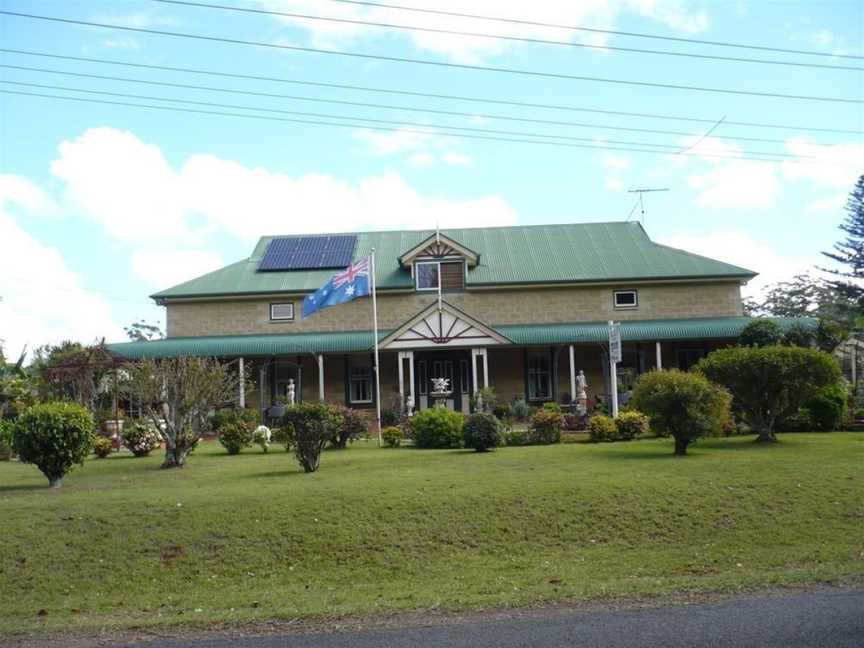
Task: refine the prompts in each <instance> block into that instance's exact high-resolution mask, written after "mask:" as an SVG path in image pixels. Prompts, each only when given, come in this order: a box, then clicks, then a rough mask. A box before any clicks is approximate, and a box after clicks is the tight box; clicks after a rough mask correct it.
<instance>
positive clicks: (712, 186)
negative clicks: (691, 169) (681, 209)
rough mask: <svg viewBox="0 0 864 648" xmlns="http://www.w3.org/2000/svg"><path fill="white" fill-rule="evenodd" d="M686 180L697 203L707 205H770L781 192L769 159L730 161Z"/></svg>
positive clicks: (753, 207) (731, 206) (749, 206)
mask: <svg viewBox="0 0 864 648" xmlns="http://www.w3.org/2000/svg"><path fill="white" fill-rule="evenodd" d="M688 183H689V185H690V186H691V187H693V188H694V189H697V190H698V191H699V193H698V195H697V196H696V204H697V205H699V206H700V207H709V208H720V209H723V208H732V209H755V208H765V207H770V206H771V205H773V204H774V202H775V201H776V200H777V197H778V196H779V195H780V181H779V179H778V177H777V172H776V167H775V165H774V164H773V163H771V162H754V161H750V160H733V161H730V162H724V163H723V164H720V165H717V166H716V167H715V168H713V169H711V170H710V171H708V172H707V173H704V174H700V175H693V176H690V178H688Z"/></svg>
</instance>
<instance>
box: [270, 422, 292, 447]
mask: <svg viewBox="0 0 864 648" xmlns="http://www.w3.org/2000/svg"><path fill="white" fill-rule="evenodd" d="M270 440H271V441H273V443H279V444H281V445H283V446H285V452H290V451H291V435H290V434H288V431H287V429H286V428H284V427H274V428H270Z"/></svg>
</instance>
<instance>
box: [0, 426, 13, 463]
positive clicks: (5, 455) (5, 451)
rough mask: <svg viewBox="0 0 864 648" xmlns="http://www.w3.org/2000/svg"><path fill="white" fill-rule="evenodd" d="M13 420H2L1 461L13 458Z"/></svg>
mask: <svg viewBox="0 0 864 648" xmlns="http://www.w3.org/2000/svg"><path fill="white" fill-rule="evenodd" d="M12 426H13V423H12V421H3V420H0V461H9V460H10V459H11V458H12Z"/></svg>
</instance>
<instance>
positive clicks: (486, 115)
mask: <svg viewBox="0 0 864 648" xmlns="http://www.w3.org/2000/svg"><path fill="white" fill-rule="evenodd" d="M0 68H7V69H11V70H22V71H27V72H41V73H48V74H58V75H62V76H71V77H76V78H86V79H98V80H102V81H120V82H122V83H137V84H143V85H151V86H162V87H168V88H182V89H184V90H205V91H208V92H222V93H226V94H239V95H249V96H254V97H267V98H272V99H290V100H293V101H309V102H315V103H325V104H337V105H343V106H354V107H361V108H383V109H386V110H405V111H409V112H420V113H429V114H434V115H446V116H451V117H468V118H472V117H474V118H481V119H493V120H494V119H498V120H502V121H515V122H526V123H532V124H545V125H550V126H570V127H576V128H598V129H601V130H613V131H625V132H634V133H653V134H657V135H676V136H680V137H699V136H700V135H701V139H702V140H704V139H705V137H707V136H706V135H704V134H701V133H691V132H687V131H674V130H662V129H653V128H635V127H627V126H612V125H609V124H594V123H585V122H571V121H559V120H550V119H537V118H531V117H514V116H511V115H500V114H490V113H477V112H461V111H456V110H440V109H434V108H419V107H416V106H400V105H396V106H394V105H389V104H378V103H368V102H362V101H347V100H343V99H326V98H322V97H308V96H302V95H286V94H279V93H273V92H259V91H253V90H235V89H232V88H219V87H214V86H200V85H193V84H188V83H173V82H169V81H152V80H149V79H135V78H130V77H117V76H108V75H102V74H90V73H86V72H68V71H65V70H54V69H50V68H40V67H31V66H26V65H9V64H5V63H0ZM718 125H719V124H715V126H714V128H712V129H711V132H713V130H714V129H716V127H717V126H718ZM708 134H709V135H710V134H711V133H710V132H709V133H708ZM714 137H715V138H717V139H728V140H738V141H742V142H760V143H763V144H785V143H786V140H782V139H770V138H763V137H746V136H738V135H715V136H714ZM699 143H701V140H700V142H699Z"/></svg>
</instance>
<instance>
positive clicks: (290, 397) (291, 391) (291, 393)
mask: <svg viewBox="0 0 864 648" xmlns="http://www.w3.org/2000/svg"><path fill="white" fill-rule="evenodd" d="M294 399H295V396H294V379H293V378H289V379H288V404H289V405H293V404H294Z"/></svg>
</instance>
